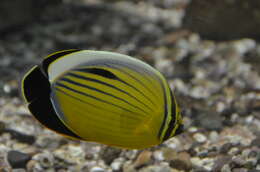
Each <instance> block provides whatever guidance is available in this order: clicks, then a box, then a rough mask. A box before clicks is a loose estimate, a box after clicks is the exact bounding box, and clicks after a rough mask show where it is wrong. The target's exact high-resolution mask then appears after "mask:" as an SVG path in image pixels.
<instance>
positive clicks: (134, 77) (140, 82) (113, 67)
mask: <svg viewBox="0 0 260 172" xmlns="http://www.w3.org/2000/svg"><path fill="white" fill-rule="evenodd" d="M110 67H111V66H110ZM113 68H114V69H117V70H119V71H120V72H122V73H124V74H126V75H128V76H130V77H131V78H133V79H134V80H135V81H137V82H138V83H140V84H141V85H142V86H143V87H144V88H146V89H147V90H148V91H150V92H151V90H149V89H148V88H147V87H146V86H145V84H144V83H142V82H141V81H140V80H138V79H137V78H135V77H134V76H133V75H131V74H130V73H127V72H125V71H124V70H122V69H120V68H118V67H113ZM118 81H120V82H122V83H124V84H126V85H128V86H129V87H131V88H133V89H134V90H136V91H138V92H139V93H140V94H142V95H143V96H144V97H145V98H146V99H147V100H149V101H150V102H151V103H152V104H153V105H154V106H156V104H155V103H154V102H153V101H152V100H151V98H149V97H147V96H146V95H145V94H144V93H143V92H142V91H140V90H138V89H137V88H135V87H134V86H133V85H131V84H129V83H127V82H125V81H123V80H122V79H119V80H118ZM151 93H152V94H153V92H151Z"/></svg>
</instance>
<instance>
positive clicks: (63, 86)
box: [56, 83, 140, 119]
mask: <svg viewBox="0 0 260 172" xmlns="http://www.w3.org/2000/svg"><path fill="white" fill-rule="evenodd" d="M56 85H57V86H60V87H62V88H65V89H67V90H70V91H72V92H75V93H78V94H81V95H83V96H86V97H89V98H92V99H95V100H97V101H100V102H103V103H106V104H110V105H112V106H115V107H117V108H120V109H122V110H125V111H128V112H131V113H133V114H137V115H140V113H137V112H133V111H131V110H128V109H126V108H124V107H121V106H118V105H116V104H114V103H111V102H108V101H105V100H102V99H100V98H97V97H95V96H92V95H89V94H87V93H84V92H81V91H78V90H75V89H73V88H70V87H68V86H66V85H64V84H62V83H56ZM136 119H138V118H136Z"/></svg>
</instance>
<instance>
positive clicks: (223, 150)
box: [219, 143, 233, 154]
mask: <svg viewBox="0 0 260 172" xmlns="http://www.w3.org/2000/svg"><path fill="white" fill-rule="evenodd" d="M232 147H233V144H232V143H225V144H224V145H222V146H221V148H220V150H219V153H224V154H226V153H227V152H228V151H229V150H230V149H231V148H232Z"/></svg>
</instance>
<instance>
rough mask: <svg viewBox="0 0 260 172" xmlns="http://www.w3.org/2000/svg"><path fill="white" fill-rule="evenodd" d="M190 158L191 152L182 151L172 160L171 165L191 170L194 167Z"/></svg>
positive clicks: (179, 168)
mask: <svg viewBox="0 0 260 172" xmlns="http://www.w3.org/2000/svg"><path fill="white" fill-rule="evenodd" d="M190 158H191V157H190V154H188V153H187V152H181V153H179V154H178V155H177V156H176V157H175V158H174V159H173V160H171V161H170V167H172V168H175V169H178V170H184V171H189V170H190V169H191V167H192V164H191V161H190Z"/></svg>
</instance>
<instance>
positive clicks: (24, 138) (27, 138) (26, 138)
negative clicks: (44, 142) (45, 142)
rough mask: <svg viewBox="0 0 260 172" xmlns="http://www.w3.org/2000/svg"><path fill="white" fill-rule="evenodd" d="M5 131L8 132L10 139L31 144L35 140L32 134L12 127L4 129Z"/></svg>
mask: <svg viewBox="0 0 260 172" xmlns="http://www.w3.org/2000/svg"><path fill="white" fill-rule="evenodd" d="M5 132H7V133H10V135H11V137H12V139H15V140H17V141H19V142H22V143H27V144H33V143H34V142H35V140H36V139H35V137H34V136H33V135H28V134H24V133H21V132H19V131H15V130H13V129H6V130H5Z"/></svg>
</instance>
